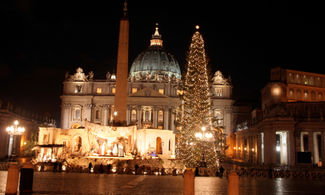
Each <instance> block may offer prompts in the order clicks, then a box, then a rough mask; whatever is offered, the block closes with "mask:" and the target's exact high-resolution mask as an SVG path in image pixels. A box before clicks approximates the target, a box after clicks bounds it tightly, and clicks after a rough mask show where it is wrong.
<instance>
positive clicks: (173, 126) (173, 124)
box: [170, 107, 175, 131]
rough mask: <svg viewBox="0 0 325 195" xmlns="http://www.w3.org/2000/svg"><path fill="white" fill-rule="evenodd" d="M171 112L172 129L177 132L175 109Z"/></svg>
mask: <svg viewBox="0 0 325 195" xmlns="http://www.w3.org/2000/svg"><path fill="white" fill-rule="evenodd" d="M170 110H171V111H170V112H171V119H170V129H171V130H173V131H174V130H175V108H174V107H172V108H171V109H170Z"/></svg>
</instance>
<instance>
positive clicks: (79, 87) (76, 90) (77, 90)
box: [74, 85, 81, 93]
mask: <svg viewBox="0 0 325 195" xmlns="http://www.w3.org/2000/svg"><path fill="white" fill-rule="evenodd" d="M80 92H81V85H76V87H75V89H74V93H80Z"/></svg>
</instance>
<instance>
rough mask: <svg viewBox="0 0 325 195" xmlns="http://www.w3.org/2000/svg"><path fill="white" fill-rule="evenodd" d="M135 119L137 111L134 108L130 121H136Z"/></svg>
mask: <svg viewBox="0 0 325 195" xmlns="http://www.w3.org/2000/svg"><path fill="white" fill-rule="evenodd" d="M136 120H137V111H136V110H132V112H131V121H133V122H134V121H136Z"/></svg>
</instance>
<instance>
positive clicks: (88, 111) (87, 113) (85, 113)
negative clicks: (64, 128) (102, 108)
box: [82, 104, 92, 124]
mask: <svg viewBox="0 0 325 195" xmlns="http://www.w3.org/2000/svg"><path fill="white" fill-rule="evenodd" d="M91 108H92V104H85V105H84V106H83V111H82V115H83V117H82V123H83V121H84V119H87V121H91ZM83 124H84V123H83Z"/></svg>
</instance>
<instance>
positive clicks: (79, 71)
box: [73, 67, 87, 81]
mask: <svg viewBox="0 0 325 195" xmlns="http://www.w3.org/2000/svg"><path fill="white" fill-rule="evenodd" d="M73 80H74V81H87V76H86V75H85V73H84V72H83V70H82V68H80V67H79V68H77V69H76V73H75V74H74V75H73Z"/></svg>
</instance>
